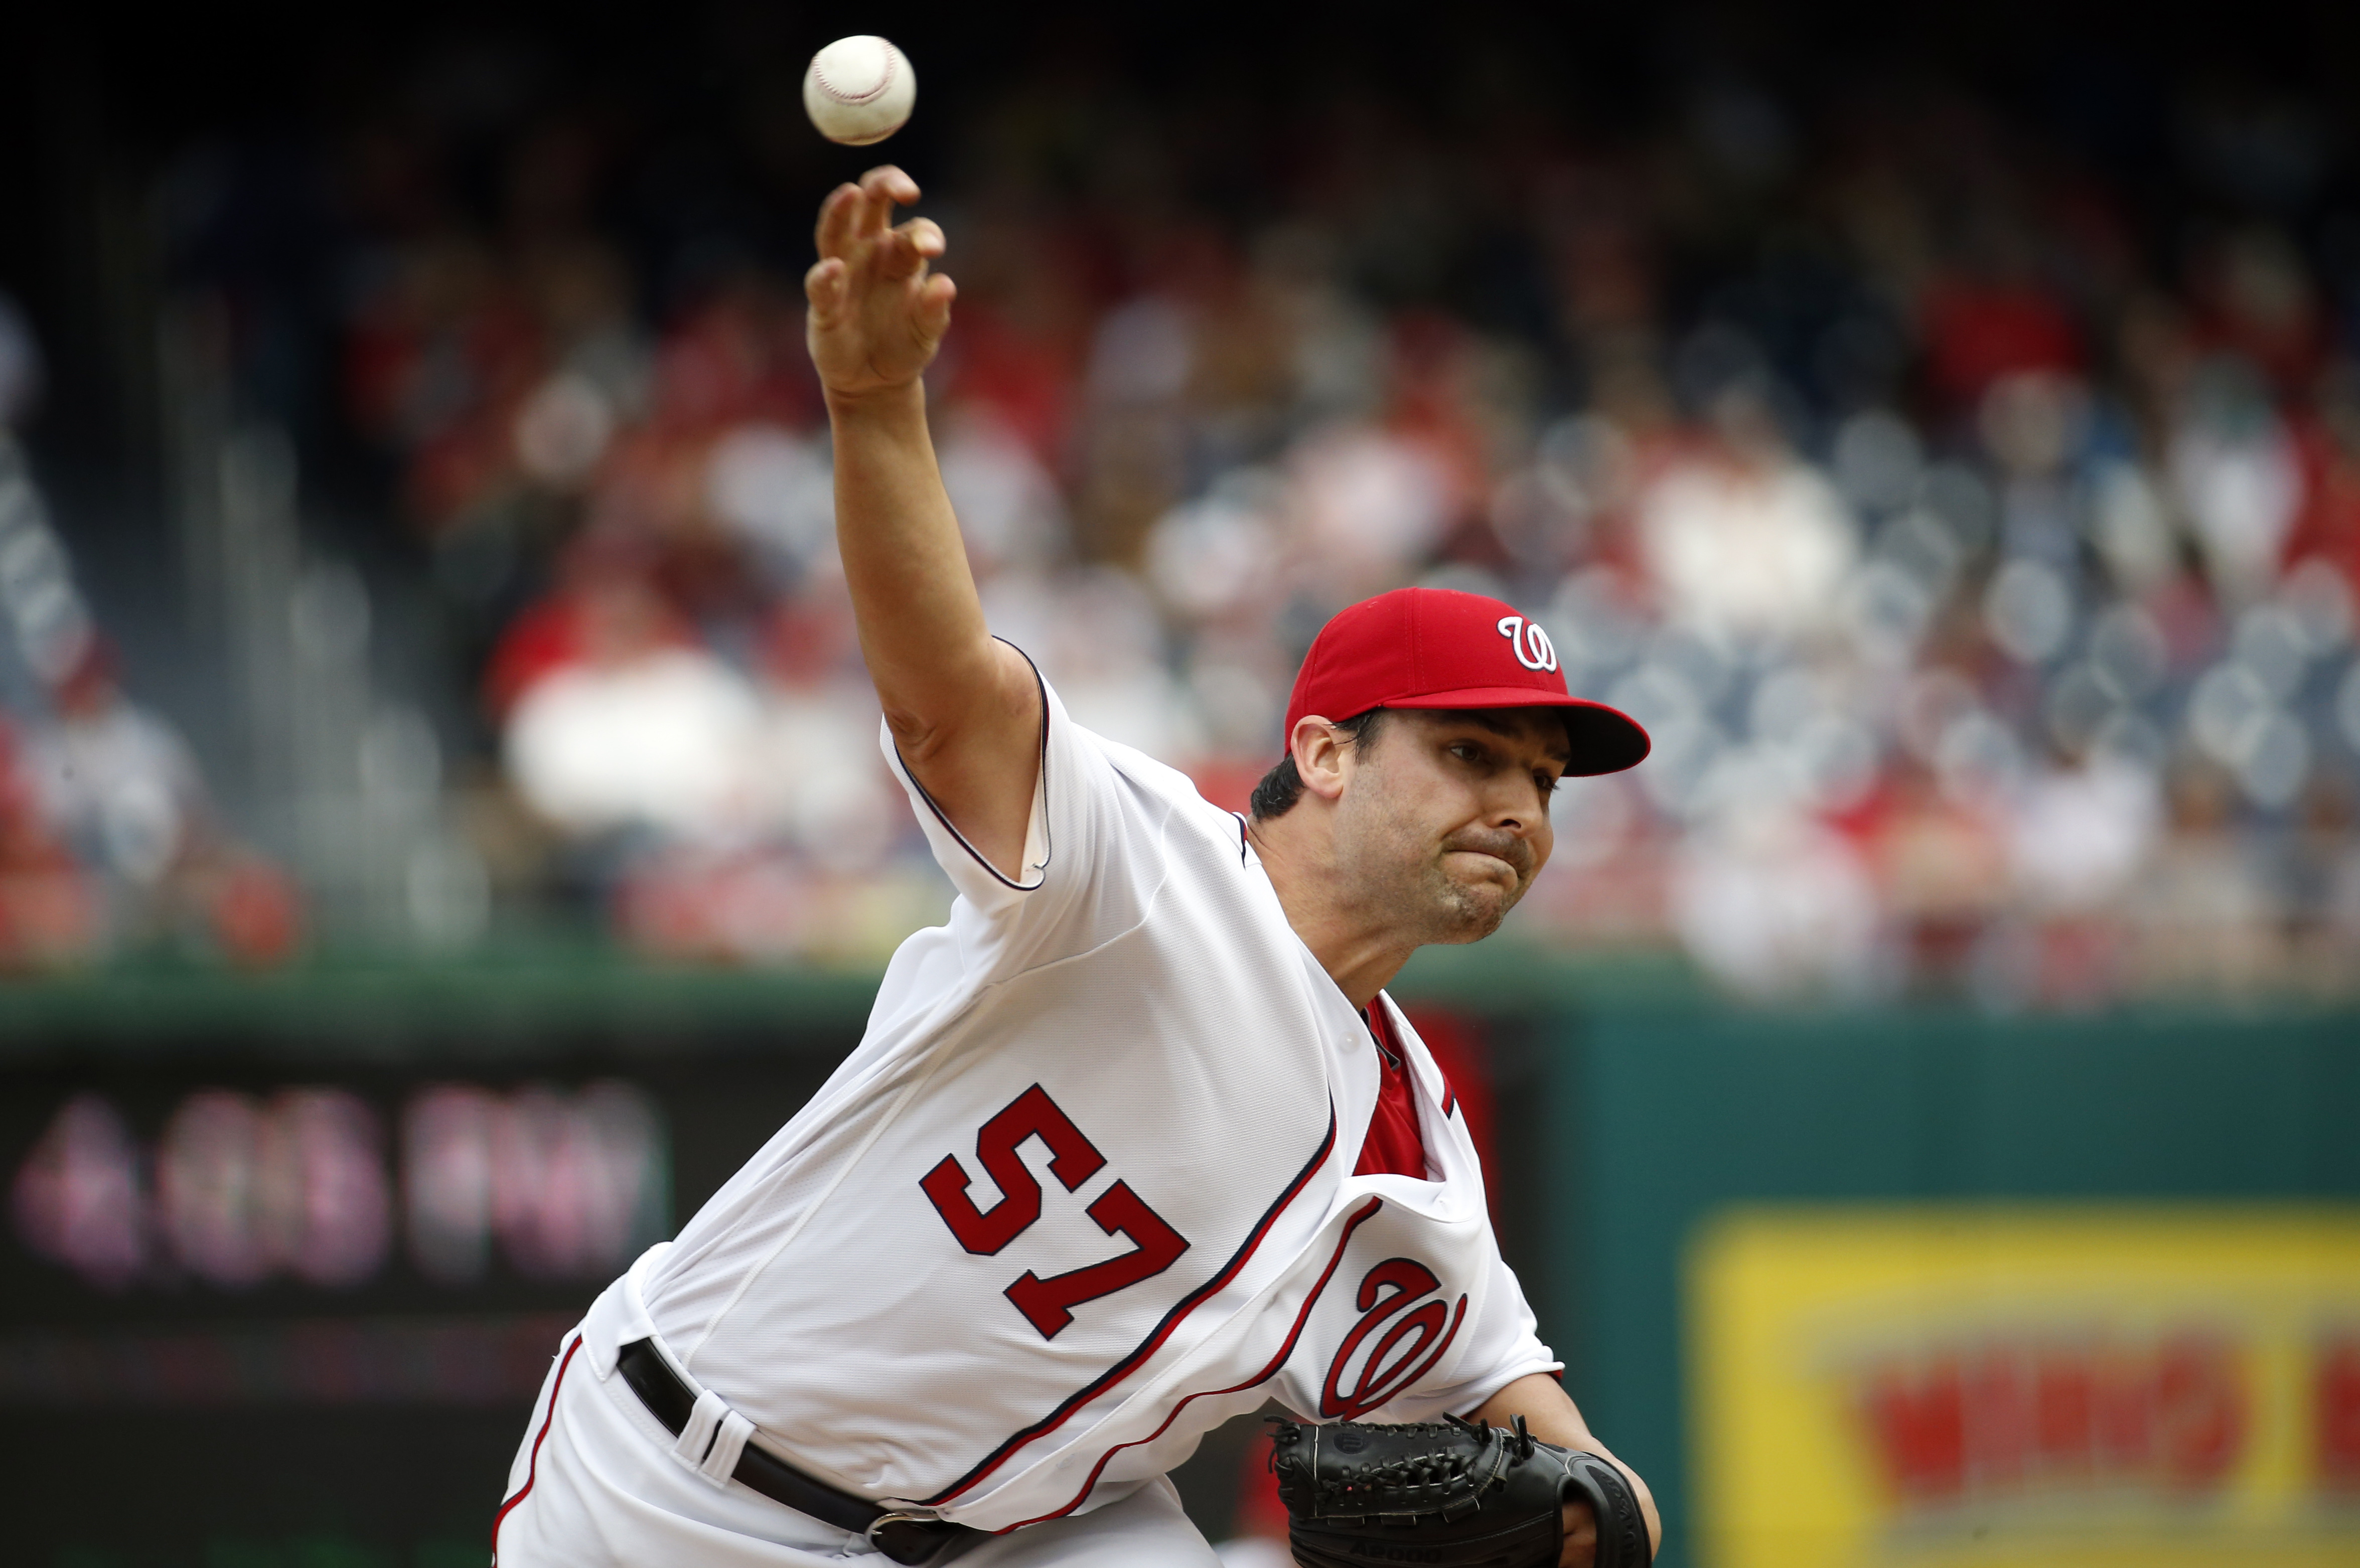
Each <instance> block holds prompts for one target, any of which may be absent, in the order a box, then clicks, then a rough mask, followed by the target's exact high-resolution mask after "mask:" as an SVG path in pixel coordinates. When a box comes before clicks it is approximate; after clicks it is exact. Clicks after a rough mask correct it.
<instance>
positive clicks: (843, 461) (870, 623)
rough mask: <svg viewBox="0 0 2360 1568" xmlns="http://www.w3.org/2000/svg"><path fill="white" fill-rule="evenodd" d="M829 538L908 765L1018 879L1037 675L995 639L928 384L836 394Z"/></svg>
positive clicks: (1037, 718)
mask: <svg viewBox="0 0 2360 1568" xmlns="http://www.w3.org/2000/svg"><path fill="white" fill-rule="evenodd" d="M828 418H829V421H830V424H831V425H832V427H833V429H834V431H835V437H836V544H837V548H838V550H840V551H841V553H842V555H843V559H844V577H845V583H846V585H847V588H848V589H849V590H850V592H851V594H852V610H853V617H854V621H855V624H856V625H857V626H858V627H859V630H860V651H861V654H862V656H863V657H864V658H866V659H867V660H868V662H869V679H870V680H871V681H874V682H875V684H876V687H877V697H878V701H879V702H880V703H881V704H882V705H883V707H884V710H885V722H886V724H888V725H889V726H890V728H891V730H892V732H893V742H894V745H895V746H896V747H897V748H898V749H899V750H900V752H901V761H902V764H903V765H904V766H905V767H907V768H909V769H910V774H911V777H912V778H913V779H917V781H918V782H919V784H921V785H922V786H923V787H924V789H925V790H926V793H927V794H929V795H931V796H932V797H933V798H934V803H935V804H936V805H937V806H939V807H941V808H942V810H943V812H944V814H945V816H947V817H948V818H949V819H950V820H951V822H954V823H955V824H956V826H957V827H958V830H959V831H960V832H961V833H964V834H966V835H967V843H968V844H972V845H973V846H974V847H975V850H976V852H977V853H978V854H979V855H982V856H983V857H984V859H985V860H987V861H988V862H989V863H990V864H991V865H992V866H994V867H995V868H997V869H998V870H999V871H1000V873H1001V874H1002V875H1004V876H1008V877H1013V878H1022V876H1023V875H1024V868H1023V866H1022V860H1023V854H1024V833H1025V823H1026V821H1027V818H1028V817H1029V815H1030V812H1031V807H1032V789H1033V784H1034V780H1035V779H1036V778H1037V776H1038V774H1039V771H1040V749H1039V748H1040V744H1041V724H1042V713H1041V693H1040V687H1039V683H1038V681H1037V680H1036V678H1035V677H1034V676H1033V674H1032V667H1031V666H1030V665H1029V664H1027V663H1026V662H1025V660H1024V658H1023V656H1022V655H1021V654H1019V653H1018V652H1016V650H1014V649H1013V648H1010V647H1009V646H1008V645H1007V644H1005V643H1001V642H996V641H994V640H993V639H992V637H991V633H990V630H989V627H987V626H985V624H984V619H983V602H982V601H981V599H979V598H978V596H977V594H976V589H975V578H974V575H973V574H972V573H971V572H968V570H967V547H966V545H965V544H964V542H962V540H961V539H960V538H959V530H958V518H957V517H956V515H955V514H954V513H953V512H952V510H951V503H950V497H949V495H947V494H945V491H944V489H943V480H942V472H941V470H940V469H939V468H938V467H937V466H936V465H935V462H934V442H933V441H932V439H931V438H930V437H929V435H928V434H927V430H926V404H925V392H924V389H923V387H920V386H916V385H912V386H908V387H894V388H890V389H888V390H885V391H881V392H879V393H875V394H871V395H869V396H865V397H858V398H840V397H830V399H829V401H828Z"/></svg>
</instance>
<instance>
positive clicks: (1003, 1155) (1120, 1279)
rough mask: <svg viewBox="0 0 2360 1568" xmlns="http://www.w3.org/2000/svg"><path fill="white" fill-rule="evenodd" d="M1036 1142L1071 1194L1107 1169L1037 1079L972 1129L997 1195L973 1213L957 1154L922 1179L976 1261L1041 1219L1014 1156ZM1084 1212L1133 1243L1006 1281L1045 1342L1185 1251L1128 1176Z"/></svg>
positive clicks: (1031, 1186) (1036, 1194)
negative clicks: (1090, 1304)
mask: <svg viewBox="0 0 2360 1568" xmlns="http://www.w3.org/2000/svg"><path fill="white" fill-rule="evenodd" d="M1027 1138H1039V1139H1040V1140H1041V1142H1042V1144H1043V1146H1044V1147H1045V1148H1047V1149H1048V1150H1049V1155H1050V1159H1049V1174H1050V1175H1052V1176H1054V1177H1055V1178H1056V1179H1057V1180H1058V1181H1059V1182H1060V1183H1061V1184H1062V1185H1063V1186H1064V1187H1065V1191H1066V1192H1072V1191H1074V1190H1075V1189H1076V1188H1077V1187H1079V1186H1080V1185H1081V1184H1082V1183H1083V1182H1085V1181H1088V1180H1089V1179H1090V1178H1091V1177H1093V1176H1095V1175H1097V1174H1098V1172H1099V1171H1102V1170H1104V1169H1105V1168H1106V1156H1104V1155H1102V1154H1100V1153H1099V1152H1098V1149H1097V1146H1096V1145H1094V1144H1092V1143H1091V1142H1090V1140H1089V1139H1088V1138H1085V1137H1083V1136H1082V1131H1081V1129H1080V1128H1079V1127H1076V1126H1075V1125H1074V1123H1073V1118H1071V1117H1070V1116H1066V1115H1065V1112H1064V1111H1062V1110H1060V1109H1058V1108H1057V1103H1056V1102H1055V1101H1054V1100H1052V1099H1051V1098H1049V1094H1048V1092H1047V1091H1046V1090H1044V1089H1043V1088H1042V1087H1041V1085H1040V1084H1038V1083H1035V1084H1033V1085H1032V1087H1031V1088H1029V1089H1027V1090H1025V1091H1024V1093H1022V1094H1019V1095H1017V1096H1016V1098H1015V1099H1013V1100H1011V1101H1010V1102H1009V1103H1008V1105H1007V1106H1006V1107H1005V1108H1003V1109H1002V1110H1000V1112H999V1113H998V1114H996V1115H994V1116H992V1118H991V1119H990V1120H989V1121H987V1122H985V1123H984V1124H983V1126H982V1127H980V1128H979V1129H978V1131H977V1133H976V1135H975V1158H976V1162H977V1163H978V1164H979V1165H981V1166H982V1167H983V1170H984V1173H985V1174H986V1175H988V1176H989V1177H990V1178H991V1180H992V1182H993V1184H994V1185H996V1186H998V1187H999V1189H1000V1198H999V1201H998V1202H996V1203H993V1204H992V1205H991V1207H989V1208H988V1209H979V1208H978V1207H977V1206H976V1203H975V1200H974V1199H973V1198H970V1197H969V1196H968V1195H967V1188H968V1187H969V1186H970V1185H972V1184H973V1180H974V1179H973V1178H972V1177H970V1176H969V1175H968V1174H967V1170H966V1168H965V1167H964V1166H962V1165H960V1163H959V1159H958V1156H957V1155H956V1154H945V1156H943V1158H942V1160H941V1162H940V1163H939V1164H937V1165H936V1166H935V1167H934V1169H933V1170H932V1171H927V1172H926V1173H925V1175H924V1176H923V1177H922V1178H921V1179H920V1180H919V1182H918V1187H919V1190H920V1191H922V1192H924V1193H925V1194H926V1201H927V1202H928V1203H932V1204H934V1212H935V1213H936V1214H940V1215H942V1216H943V1223H944V1224H945V1225H948V1226H950V1231H951V1235H952V1236H956V1238H957V1239H958V1244H959V1245H960V1246H961V1247H965V1248H966V1249H967V1251H969V1252H971V1253H974V1254H975V1255H977V1256H978V1257H982V1258H989V1257H991V1256H993V1255H994V1254H996V1253H998V1252H1000V1250H1002V1249H1003V1248H1005V1247H1007V1246H1008V1244H1009V1243H1010V1242H1011V1241H1014V1240H1015V1239H1016V1238H1017V1237H1018V1236H1022V1235H1023V1234H1024V1232H1026V1231H1028V1230H1030V1229H1032V1225H1033V1224H1034V1223H1035V1222H1036V1221H1038V1220H1039V1219H1040V1217H1041V1183H1040V1182H1039V1181H1035V1180H1033V1177H1032V1171H1029V1170H1027V1169H1025V1165H1024V1160H1023V1158H1022V1156H1021V1155H1019V1154H1018V1153H1017V1147H1018V1146H1019V1145H1020V1144H1022V1143H1023V1142H1024V1141H1025V1140H1026V1139H1027ZM1083 1212H1084V1213H1086V1214H1088V1215H1089V1217H1090V1218H1091V1219H1092V1220H1095V1221H1096V1222H1097V1223H1098V1229H1100V1230H1102V1231H1104V1232H1106V1233H1107V1235H1109V1236H1128V1237H1129V1238H1130V1240H1131V1250H1130V1251H1128V1252H1119V1253H1117V1254H1116V1255H1115V1256H1113V1257H1112V1258H1104V1259H1102V1260H1100V1261H1098V1262H1097V1263H1091V1264H1087V1265H1085V1266H1084V1267H1082V1268H1080V1269H1072V1270H1069V1271H1068V1272H1066V1273H1064V1274H1053V1275H1051V1276H1050V1277H1049V1278H1047V1279H1042V1278H1041V1277H1040V1276H1039V1275H1038V1274H1035V1273H1033V1272H1032V1270H1031V1269H1026V1270H1025V1271H1024V1273H1023V1274H1022V1276H1021V1277H1019V1278H1018V1279H1016V1280H1015V1281H1014V1282H1013V1283H1011V1285H1010V1286H1009V1287H1008V1289H1007V1290H1006V1291H1005V1292H1004V1293H1005V1294H1006V1295H1007V1297H1008V1299H1009V1300H1010V1301H1013V1302H1014V1303H1015V1304H1016V1310H1017V1311H1018V1312H1022V1313H1023V1314H1024V1319H1025V1321H1026V1322H1027V1323H1031V1324H1032V1326H1033V1327H1034V1328H1036V1329H1038V1330H1040V1331H1041V1337H1042V1338H1043V1339H1054V1338H1056V1337H1057V1335H1058V1334H1060V1333H1062V1332H1063V1331H1064V1330H1065V1325H1066V1324H1068V1323H1072V1322H1073V1321H1074V1309H1075V1308H1076V1307H1078V1306H1080V1305H1082V1304H1083V1303H1084V1302H1086V1301H1097V1300H1098V1298H1099V1297H1100V1296H1110V1295H1112V1294H1114V1293H1115V1292H1116V1291H1117V1290H1125V1289H1127V1288H1129V1287H1130V1286H1132V1285H1136V1284H1138V1283H1139V1282H1140V1281H1141V1280H1142V1279H1153V1278H1154V1277H1155V1276H1156V1275H1158V1274H1161V1273H1163V1272H1164V1270H1165V1269H1169V1268H1171V1267H1172V1265H1173V1264H1175V1263H1176V1262H1178V1261H1179V1258H1180V1255H1181V1254H1182V1253H1184V1252H1185V1251H1187V1250H1188V1243H1187V1240H1186V1238H1185V1237H1184V1236H1181V1234H1180V1233H1179V1232H1178V1231H1176V1230H1174V1229H1173V1228H1172V1226H1171V1225H1168V1224H1166V1223H1165V1221H1164V1216H1163V1215H1161V1214H1157V1213H1156V1212H1155V1211H1154V1210H1153V1209H1151V1208H1149V1207H1148V1206H1147V1202H1146V1200H1145V1199H1143V1198H1142V1197H1141V1196H1140V1195H1139V1194H1138V1193H1137V1192H1132V1191H1131V1185H1130V1183H1129V1182H1126V1181H1117V1182H1116V1183H1115V1184H1114V1185H1113V1186H1111V1187H1109V1188H1108V1189H1107V1190H1106V1191H1105V1192H1102V1193H1100V1194H1099V1195H1098V1201H1097V1202H1096V1203H1092V1204H1091V1205H1090V1206H1089V1207H1088V1208H1087V1209H1086V1210H1084V1211H1083Z"/></svg>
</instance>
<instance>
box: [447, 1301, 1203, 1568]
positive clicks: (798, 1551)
mask: <svg viewBox="0 0 2360 1568" xmlns="http://www.w3.org/2000/svg"><path fill="white" fill-rule="evenodd" d="M573 1344H574V1336H569V1337H568V1340H567V1345H568V1346H569V1347H570V1346H571V1345H573ZM589 1359H590V1358H589V1356H587V1355H579V1356H572V1357H571V1358H570V1363H571V1364H570V1366H569V1364H568V1363H569V1358H568V1357H567V1356H563V1355H561V1356H560V1357H559V1359H558V1361H557V1363H556V1364H555V1365H554V1366H552V1367H551V1368H550V1374H549V1377H548V1378H547V1379H546V1380H545V1381H544V1382H543V1383H542V1385H541V1397H540V1399H539V1400H538V1401H537V1402H536V1403H535V1405H534V1407H533V1419H532V1421H530V1423H529V1424H528V1425H527V1427H526V1430H525V1436H524V1443H523V1445H522V1446H521V1447H519V1449H518V1450H517V1456H516V1462H515V1464H514V1465H511V1466H509V1470H508V1492H507V1497H508V1501H507V1502H506V1503H504V1504H503V1505H502V1507H501V1510H500V1517H499V1521H498V1524H497V1527H496V1533H495V1535H494V1540H493V1545H494V1548H495V1551H496V1553H497V1559H496V1561H497V1568H822V1565H823V1564H836V1565H839V1568H840V1565H841V1564H842V1563H845V1562H846V1561H847V1559H850V1560H855V1561H857V1562H858V1563H860V1565H861V1568H891V1560H890V1558H887V1557H885V1556H883V1555H882V1554H880V1553H879V1552H875V1551H873V1550H872V1549H871V1548H870V1547H869V1544H868V1543H867V1542H866V1541H862V1540H861V1539H860V1538H859V1537H858V1536H856V1535H851V1534H847V1532H846V1531H844V1530H838V1529H836V1527H835V1526H833V1525H829V1524H825V1523H823V1522H821V1521H820V1520H818V1519H813V1518H812V1517H811V1516H810V1515H808V1514H804V1513H800V1512H797V1511H796V1510H795V1509H793V1508H788V1507H787V1506H786V1505H784V1504H783V1503H777V1502H773V1501H771V1500H770V1498H769V1497H764V1496H762V1495H761V1494H760V1493H759V1492H756V1491H753V1490H751V1489H750V1488H748V1487H747V1486H745V1485H744V1484H743V1483H741V1482H738V1481H736V1480H731V1481H727V1482H726V1483H724V1484H721V1485H716V1484H715V1483H714V1482H712V1481H709V1480H707V1479H706V1478H705V1476H703V1475H699V1474H698V1473H697V1472H695V1471H694V1470H691V1469H689V1468H688V1467H687V1466H686V1465H683V1464H681V1463H680V1462H679V1461H678V1460H676V1459H674V1458H673V1457H672V1452H671V1451H672V1445H673V1438H672V1433H671V1432H667V1431H665V1430H664V1428H663V1425H662V1423H661V1422H660V1421H657V1420H656V1418H655V1417H654V1416H653V1415H651V1414H650V1413H649V1410H648V1409H647V1407H646V1406H645V1405H642V1404H641V1403H639V1396H638V1395H636V1394H634V1393H633V1392H631V1388H630V1385H629V1384H628V1383H626V1382H625V1381H624V1380H623V1379H622V1378H621V1377H609V1378H607V1379H606V1380H605V1381H604V1382H601V1381H600V1380H599V1379H598V1378H597V1377H595V1375H594V1374H593V1373H592V1372H591V1370H590V1367H589V1365H588V1363H589ZM950 1568H1219V1559H1218V1558H1217V1557H1215V1556H1214V1554H1213V1549H1212V1548H1211V1547H1210V1546H1208V1545H1207V1544H1206V1542H1205V1538H1204V1537H1203V1536H1202V1535H1201V1534H1199V1533H1198V1532H1197V1530H1196V1527H1195V1526H1194V1525H1192V1524H1190V1523H1189V1522H1188V1519H1187V1516H1186V1515H1185V1514H1184V1513H1182V1512H1181V1509H1180V1497H1179V1494H1178V1493H1176V1492H1175V1491H1174V1490H1173V1489H1172V1483H1171V1482H1170V1481H1168V1480H1163V1479H1158V1480H1157V1481H1155V1482H1154V1483H1153V1484H1152V1485H1150V1486H1142V1488H1140V1489H1139V1490H1138V1491H1137V1492H1135V1493H1133V1494H1132V1495H1131V1496H1130V1497H1126V1498H1124V1499H1123V1500H1122V1501H1120V1502H1118V1503H1110V1504H1109V1505H1108V1506H1107V1507H1105V1508H1098V1509H1096V1510H1094V1511H1092V1512H1090V1513H1087V1514H1080V1515H1075V1516H1071V1517H1068V1518H1065V1519H1053V1520H1051V1521H1049V1522H1048V1523H1046V1524H1038V1525H1033V1526H1032V1527H1030V1528H1028V1529H1025V1530H1018V1531H1016V1532H1015V1533H1013V1534H1011V1535H1003V1536H994V1537H991V1538H990V1539H989V1540H987V1541H983V1542H981V1543H980V1544H978V1545H976V1546H973V1547H970V1548H968V1549H967V1550H966V1551H964V1552H960V1553H958V1555H957V1556H956V1559H954V1560H953V1561H952V1563H951V1565H950Z"/></svg>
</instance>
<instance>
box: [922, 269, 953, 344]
mask: <svg viewBox="0 0 2360 1568" xmlns="http://www.w3.org/2000/svg"><path fill="white" fill-rule="evenodd" d="M957 297H958V285H957V284H956V283H953V282H952V281H951V280H950V279H949V278H945V277H944V276H943V275H942V274H941V273H939V272H937V273H935V274H934V276H933V277H932V278H927V279H926V281H925V282H924V283H923V284H922V285H921V286H920V287H919V289H918V308H917V309H916V310H913V311H912V312H911V315H912V321H913V322H914V324H915V326H916V327H917V331H918V341H919V342H920V343H923V344H925V345H926V347H927V348H928V349H929V350H932V348H933V347H934V344H935V343H940V342H942V339H943V334H944V333H945V332H948V331H950V327H951V301H952V300H953V299H956V298H957Z"/></svg>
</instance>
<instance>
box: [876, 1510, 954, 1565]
mask: <svg viewBox="0 0 2360 1568" xmlns="http://www.w3.org/2000/svg"><path fill="white" fill-rule="evenodd" d="M940 1523H942V1520H940V1519H936V1518H934V1516H933V1515H932V1514H913V1513H909V1512H906V1511H894V1512H890V1513H881V1514H879V1515H878V1516H877V1517H876V1518H875V1519H870V1520H869V1528H868V1529H867V1530H862V1531H861V1532H860V1539H861V1540H863V1541H867V1542H868V1543H869V1545H870V1546H871V1547H872V1548H874V1549H875V1550H876V1551H878V1552H881V1553H883V1554H884V1555H885V1556H887V1557H890V1558H891V1559H892V1560H893V1561H894V1562H896V1563H923V1562H925V1561H926V1560H927V1559H928V1558H931V1557H933V1556H934V1554H935V1552H940V1551H941V1550H942V1542H940V1541H936V1542H934V1546H933V1548H932V1550H930V1551H928V1552H927V1553H926V1555H925V1557H903V1556H901V1554H900V1553H898V1552H894V1551H893V1550H892V1549H891V1548H890V1547H889V1546H887V1545H886V1544H885V1543H884V1542H883V1541H880V1540H878V1539H877V1532H878V1531H879V1530H882V1529H884V1528H885V1527H886V1526H887V1525H890V1524H940Z"/></svg>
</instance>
